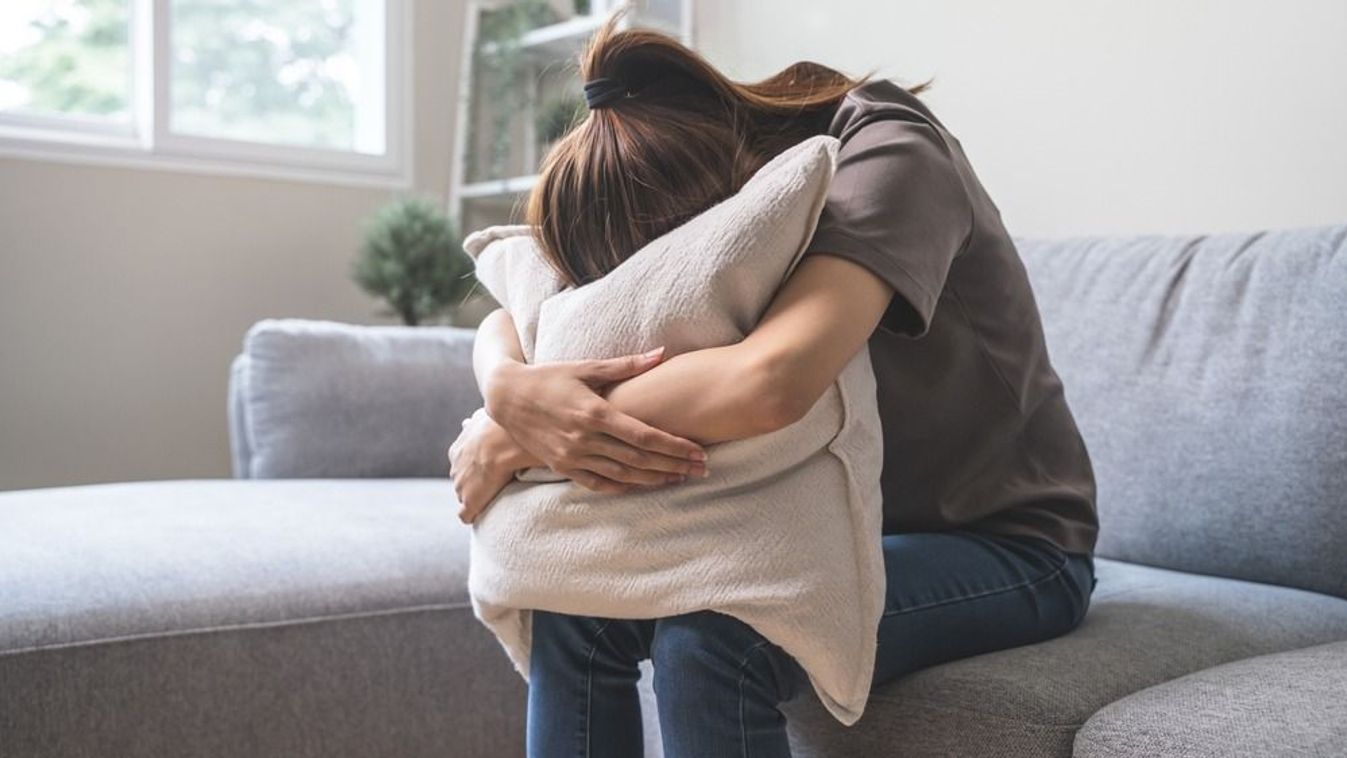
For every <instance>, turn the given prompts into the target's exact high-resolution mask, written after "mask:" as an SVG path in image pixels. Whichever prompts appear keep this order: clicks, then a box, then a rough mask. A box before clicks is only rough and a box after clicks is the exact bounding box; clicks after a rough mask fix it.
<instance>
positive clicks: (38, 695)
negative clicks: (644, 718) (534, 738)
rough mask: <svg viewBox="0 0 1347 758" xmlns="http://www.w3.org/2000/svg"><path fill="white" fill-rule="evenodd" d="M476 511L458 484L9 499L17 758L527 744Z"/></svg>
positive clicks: (55, 492)
mask: <svg viewBox="0 0 1347 758" xmlns="http://www.w3.org/2000/svg"><path fill="white" fill-rule="evenodd" d="M457 508H458V506H457V504H456V501H455V498H454V492H453V487H452V485H451V484H450V483H449V482H448V481H447V480H446V481H433V480H383V481H373V480H370V481H356V480H352V481H311V480H306V481H273V482H257V481H191V482H153V483H137V484H118V485H101V486H92V487H71V488H57V489H48V490H34V491H27V492H22V491H21V492H9V493H0V681H3V682H4V683H5V686H4V687H0V734H2V735H3V737H2V738H0V754H4V755H23V756H29V757H35V758H43V757H45V756H84V755H90V756H92V755H119V756H142V755H145V756H148V755H176V756H233V755H240V754H249V755H287V756H315V757H316V756H351V757H352V758H354V757H355V756H369V755H378V754H386V752H387V748H388V745H389V744H390V740H391V741H392V742H391V744H397V745H398V747H399V750H398V755H405V756H443V755H460V756H483V757H485V756H498V755H506V754H511V753H513V754H519V753H522V751H523V706H524V688H523V685H522V684H521V683H520V682H519V680H518V677H517V676H515V675H514V673H513V671H512V670H511V669H510V665H509V663H508V661H507V660H506V658H505V656H504V654H503V653H502V651H501V650H500V648H499V646H498V645H497V644H496V642H495V640H494V639H493V638H492V637H491V635H490V634H489V633H487V631H486V630H485V629H484V628H482V627H481V625H480V624H479V623H478V622H477V620H476V619H475V618H474V617H473V615H472V610H471V608H470V607H469V605H468V599H467V558H468V541H469V531H468V528H467V527H465V526H463V525H461V524H459V523H458V520H457V518H456V517H455V515H454V514H455V513H456V511H457ZM11 751H12V752H11Z"/></svg>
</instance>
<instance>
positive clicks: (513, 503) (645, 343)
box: [465, 135, 884, 722]
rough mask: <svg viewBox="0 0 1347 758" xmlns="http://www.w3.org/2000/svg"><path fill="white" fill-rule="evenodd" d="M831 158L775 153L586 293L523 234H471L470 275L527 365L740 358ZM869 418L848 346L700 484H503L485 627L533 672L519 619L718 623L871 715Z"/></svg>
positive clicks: (876, 526)
mask: <svg viewBox="0 0 1347 758" xmlns="http://www.w3.org/2000/svg"><path fill="white" fill-rule="evenodd" d="M837 148H838V141H837V140H836V139H835V138H833V137H829V136H826V135H824V136H819V137H813V138H810V139H807V140H805V141H803V142H801V143H799V144H797V145H795V146H793V147H791V148H790V149H788V150H785V151H783V152H781V153H780V154H779V155H777V156H776V157H774V158H773V159H772V160H771V161H769V162H767V164H766V165H764V166H763V167H762V168H761V169H759V170H758V171H757V172H756V173H755V174H754V175H753V177H752V178H750V179H749V181H748V182H747V183H745V184H744V186H743V187H742V188H741V189H740V190H739V191H738V192H737V193H735V194H734V195H732V196H730V197H729V198H726V199H725V200H723V201H722V202H720V203H718V204H716V205H715V206H713V207H711V208H709V209H707V210H705V211H703V212H702V213H700V214H698V215H697V216H696V217H695V218H693V219H691V220H690V221H688V222H686V223H684V224H682V225H681V226H679V227H677V228H675V229H673V230H671V231H669V232H668V233H667V234H664V235H663V236H661V237H659V238H658V239H656V240H653V241H651V242H650V243H649V244H647V245H645V246H644V247H642V248H641V249H640V250H638V251H636V252H635V253H634V254H633V255H631V256H630V257H629V258H628V259H626V260H625V261H623V262H622V264H621V265H619V266H618V267H617V268H615V269H614V270H613V271H611V272H609V273H608V274H607V275H605V276H603V277H602V278H600V279H598V280H596V281H593V282H589V283H586V284H584V285H583V286H580V287H573V288H565V287H564V286H563V285H564V282H563V281H562V280H561V279H560V278H559V277H558V276H557V275H556V274H555V273H554V271H553V269H552V267H551V266H549V265H548V264H547V263H546V261H545V260H543V257H542V252H541V251H540V250H539V249H538V248H537V246H536V245H535V244H534V242H533V239H532V237H531V236H530V234H529V231H530V230H529V229H528V227H494V228H491V229H487V230H483V231H481V232H478V233H476V234H474V235H472V236H470V237H469V238H468V240H467V242H466V243H465V249H467V250H468V252H469V254H471V255H473V256H474V257H475V258H476V260H477V278H478V280H479V281H481V282H482V283H483V285H485V286H486V287H487V289H488V290H490V291H491V293H492V294H493V295H495V296H496V297H497V300H499V301H500V302H501V304H502V305H503V306H504V307H505V308H506V309H507V310H508V311H509V312H510V315H511V316H512V317H513V319H514V322H515V326H516V329H517V331H518V333H519V337H520V342H521V344H522V345H524V346H525V354H526V356H528V357H529V358H530V359H531V360H534V361H537V362H544V363H545V362H549V361H561V360H576V359H585V358H607V357H612V356H619V355H626V354H631V353H639V352H643V351H645V350H649V349H651V348H654V347H658V346H661V345H663V346H665V347H666V350H667V353H668V354H669V355H671V356H676V355H678V354H679V353H682V352H685V351H688V350H697V349H701V348H709V347H716V346H721V345H730V344H734V343H735V342H738V341H740V340H742V339H743V338H744V336H745V335H746V334H747V333H748V332H749V331H750V330H751V329H752V328H753V327H754V326H755V325H756V324H757V322H758V319H759V318H761V316H762V313H763V312H764V311H765V310H766V308H767V306H768V305H769V304H770V302H771V300H772V298H773V297H774V296H775V294H776V292H777V290H778V289H779V288H780V286H781V283H782V282H783V281H785V279H786V277H787V276H788V275H789V274H790V272H791V271H792V269H793V267H794V265H795V263H796V262H797V261H798V260H799V257H800V255H801V254H802V253H803V251H804V249H805V246H806V245H807V244H808V242H809V239H810V238H811V236H812V234H813V231H814V227H815V225H816V224H817V221H818V216H819V212H820V211H821V210H822V207H823V204H824V202H825V200H826V197H827V190H828V186H829V183H830V182H831V179H832V175H833V170H834V167H835V163H836V155H837ZM882 444H883V443H882V439H881V437H880V427H879V411H878V408H877V406H876V400H875V378H874V372H873V370H872V369H871V367H870V356H869V351H868V350H866V349H864V348H861V349H858V350H857V352H856V354H855V356H854V357H853V358H852V359H851V361H850V362H849V363H848V364H847V365H846V366H845V367H844V368H843V370H842V372H841V374H840V376H839V377H838V379H837V381H836V382H834V383H833V385H832V386H831V387H829V388H828V389H827V390H826V391H825V392H824V394H823V396H822V397H821V398H820V399H819V400H818V402H817V403H815V405H814V406H813V408H811V409H810V410H809V411H808V413H806V414H805V416H804V418H802V419H800V420H798V421H796V422H795V423H793V424H790V425H789V426H787V427H785V428H783V429H779V430H777V431H774V432H771V433H769V434H764V435H758V436H754V437H751V438H749V439H743V440H735V441H731V442H725V443H722V444H718V445H712V446H710V447H709V448H708V455H709V458H710V460H709V461H708V469H709V471H710V476H709V477H708V478H705V479H696V480H693V481H690V482H687V483H686V484H680V485H677V486H672V487H663V488H658V489H653V490H641V491H635V492H630V493H625V494H622V495H618V496H604V495H596V494H595V493H593V492H590V491H588V490H585V489H582V488H580V487H579V486H577V485H575V484H574V483H572V482H570V481H569V480H566V479H564V478H559V477H557V476H556V475H555V473H553V472H550V471H546V470H542V473H543V474H544V478H543V480H542V481H539V480H538V479H537V478H536V477H532V478H528V479H526V480H525V481H516V482H513V483H511V484H510V485H508V486H507V487H506V488H505V490H504V491H502V493H501V494H500V496H499V498H498V499H497V500H496V501H495V502H494V503H493V504H492V505H491V507H490V508H488V510H487V511H486V512H485V513H483V514H482V516H480V517H479V518H478V519H477V521H476V522H475V524H474V527H473V530H474V531H473V534H474V536H473V556H472V571H471V575H470V580H469V581H470V589H471V592H472V598H473V602H474V604H475V605H476V607H477V610H478V613H479V616H480V617H481V618H482V619H483V621H484V622H486V623H487V624H488V625H489V626H490V627H491V628H492V630H493V631H495V632H496V633H497V635H498V636H499V637H500V639H501V641H502V643H503V644H504V645H505V646H506V648H507V650H508V651H509V652H510V655H511V658H512V659H513V660H514V661H515V663H516V665H517V666H518V668H519V670H520V673H522V674H525V675H527V671H528V649H529V635H530V624H529V611H531V610H534V609H544V610H549V611H554V612H559V613H569V614H578V615H587V616H601V617H610V618H611V617H618V618H645V619H649V618H663V617H668V616H675V615H679V614H683V613H690V612H693V611H700V610H713V611H718V612H721V613H724V614H727V615H730V616H734V617H736V618H738V619H740V620H742V621H744V622H745V623H747V624H748V625H750V626H752V627H753V628H754V629H756V630H757V631H758V632H759V633H761V634H762V635H763V636H764V637H766V638H767V639H769V640H771V641H772V642H774V643H776V644H777V645H779V646H780V647H781V648H782V649H784V650H785V651H786V652H787V653H789V654H790V655H791V656H793V657H794V658H795V659H796V660H797V661H799V663H800V665H801V666H802V667H803V668H804V669H805V671H806V672H807V673H808V674H809V676H810V679H811V681H812V683H813V684H814V688H815V691H816V692H817V693H818V694H819V696H820V697H821V698H822V699H823V701H824V703H825V704H826V705H827V707H828V708H829V710H830V711H831V712H832V713H833V714H834V715H835V716H836V717H837V718H838V719H840V720H842V721H844V722H851V721H855V720H856V718H857V717H859V715H860V710H861V708H863V707H864V704H865V700H866V695H867V693H868V690H869V685H870V678H871V671H872V669H873V664H874V652H875V629H876V627H877V625H878V621H879V615H880V613H881V611H882V609H883V590H884V569H883V558H882V555H881V552H880V524H881V496H880V487H879V475H880V468H881V466H882V460H881V449H882Z"/></svg>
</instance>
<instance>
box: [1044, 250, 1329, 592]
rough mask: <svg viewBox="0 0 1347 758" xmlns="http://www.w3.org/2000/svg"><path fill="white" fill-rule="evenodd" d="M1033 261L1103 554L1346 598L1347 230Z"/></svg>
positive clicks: (1075, 253) (1052, 253)
mask: <svg viewBox="0 0 1347 758" xmlns="http://www.w3.org/2000/svg"><path fill="white" fill-rule="evenodd" d="M1020 247H1021V251H1022V253H1023V255H1024V257H1025V260H1026V264H1027V266H1028V269H1029V273H1030V277H1031V279H1032V281H1033V285H1034V289H1035V292H1036V295H1037V298H1038V302H1039V307H1040V309H1041V311H1042V313H1043V322H1044V328H1045V329H1046V331H1047V337H1048V346H1049V348H1050V350H1051V354H1052V360H1053V363H1054V365H1055V366H1056V367H1057V369H1058V371H1059V373H1060V374H1061V376H1062V380H1063V382H1064V383H1065V386H1066V393H1067V400H1068V401H1069V402H1070V403H1071V407H1072V409H1073V410H1074V411H1075V413H1076V417H1077V418H1078V419H1079V422H1080V426H1081V431H1082V433H1083V434H1084V437H1085V441H1086V444H1087V446H1088V447H1089V450H1090V454H1091V457H1092V459H1093V461H1094V465H1095V470H1096V473H1097V476H1098V482H1099V508H1100V517H1101V521H1102V529H1101V532H1100V542H1099V554H1100V555H1103V556H1106V557H1110V558H1119V559H1123V560H1129V561H1135V562H1138V563H1146V564H1151V565H1157V566H1167V567H1170V568H1176V569H1182V570H1186V571H1197V572H1202V573H1210V574H1218V575H1221V576H1232V577H1239V578H1244V579H1254V580H1258V581H1266V582H1273V583H1276V584H1285V585H1289V586H1295V587H1304V588H1307V589H1314V590H1318V591H1321V592H1328V593H1332V594H1335V595H1338V596H1344V597H1347V507H1344V503H1345V502H1347V499H1345V498H1347V495H1345V494H1344V493H1347V379H1344V367H1345V366H1347V226H1338V227H1326V228H1321V229H1302V230H1295V231H1282V232H1268V233H1265V234H1264V233H1260V234H1247V235H1223V236H1216V237H1114V238H1094V239H1090V238H1083V239H1066V240H1057V241H1021V243H1020Z"/></svg>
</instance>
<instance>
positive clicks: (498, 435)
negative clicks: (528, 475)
mask: <svg viewBox="0 0 1347 758" xmlns="http://www.w3.org/2000/svg"><path fill="white" fill-rule="evenodd" d="M488 415H490V414H489V412H488ZM483 442H484V443H485V445H486V451H487V456H488V459H489V460H490V461H491V462H492V465H493V466H495V467H496V468H497V469H498V470H500V471H502V472H509V473H510V474H513V473H514V472H516V471H520V470H522V469H526V468H532V467H534V466H539V465H542V464H541V463H540V462H539V461H537V460H535V459H534V458H533V456H531V455H529V454H528V452H527V451H525V450H524V448H522V447H520V445H519V443H518V442H515V439H514V437H511V436H510V433H509V432H507V431H505V427H503V426H501V425H500V424H499V423H497V422H496V421H494V420H492V421H491V423H490V426H488V427H487V430H486V437H485V439H484V440H483Z"/></svg>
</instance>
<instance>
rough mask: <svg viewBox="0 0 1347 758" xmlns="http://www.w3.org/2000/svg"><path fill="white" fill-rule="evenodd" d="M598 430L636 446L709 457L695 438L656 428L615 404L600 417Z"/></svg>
mask: <svg viewBox="0 0 1347 758" xmlns="http://www.w3.org/2000/svg"><path fill="white" fill-rule="evenodd" d="M596 431H600V432H603V433H605V434H607V435H609V436H612V437H616V438H617V439H619V440H621V441H623V442H625V443H627V444H628V445H631V446H632V447H636V448H640V449H641V450H645V451H647V452H650V453H658V454H661V455H667V456H670V457H672V458H682V459H683V460H686V461H695V462H701V461H705V460H706V450H704V449H703V448H702V446H701V445H698V444H697V443H695V442H693V441H692V440H687V439H683V438H682V437H679V436H676V435H673V434H669V433H668V432H666V431H664V430H662V429H656V428H655V427H653V426H651V425H649V424H647V423H645V422H644V421H641V420H640V419H638V418H636V417H634V416H628V415H627V414H625V413H623V412H621V411H618V410H614V409H612V408H609V410H608V412H607V413H604V414H602V416H601V418H599V419H598V424H597V429H596Z"/></svg>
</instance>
